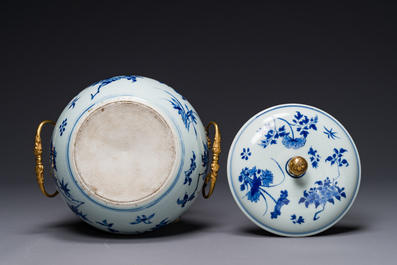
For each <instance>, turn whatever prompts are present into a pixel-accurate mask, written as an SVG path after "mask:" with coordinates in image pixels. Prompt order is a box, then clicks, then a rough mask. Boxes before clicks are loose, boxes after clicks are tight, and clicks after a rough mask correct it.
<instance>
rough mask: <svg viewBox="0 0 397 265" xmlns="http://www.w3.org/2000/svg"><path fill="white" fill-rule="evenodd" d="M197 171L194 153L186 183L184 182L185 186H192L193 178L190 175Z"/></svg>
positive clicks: (186, 175)
mask: <svg viewBox="0 0 397 265" xmlns="http://www.w3.org/2000/svg"><path fill="white" fill-rule="evenodd" d="M195 169H196V155H195V154H194V151H193V157H192V158H190V168H189V169H188V170H186V171H185V182H183V185H186V184H187V183H188V185H189V186H190V184H192V178H191V177H190V175H192V173H193V171H194V170H195Z"/></svg>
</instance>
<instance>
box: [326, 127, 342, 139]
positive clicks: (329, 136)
mask: <svg viewBox="0 0 397 265" xmlns="http://www.w3.org/2000/svg"><path fill="white" fill-rule="evenodd" d="M324 129H325V132H324V134H326V135H327V136H328V139H332V140H335V138H338V139H340V137H338V136H336V134H337V132H333V131H332V128H331V129H330V130H328V129H327V128H326V127H325V126H324Z"/></svg>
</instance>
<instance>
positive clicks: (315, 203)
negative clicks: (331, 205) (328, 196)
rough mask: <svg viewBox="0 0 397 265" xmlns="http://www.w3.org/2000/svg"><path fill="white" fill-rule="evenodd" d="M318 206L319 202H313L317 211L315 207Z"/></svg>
mask: <svg viewBox="0 0 397 265" xmlns="http://www.w3.org/2000/svg"><path fill="white" fill-rule="evenodd" d="M319 205H320V202H319V201H315V202H314V206H315V207H316V209H317V207H318V206H319Z"/></svg>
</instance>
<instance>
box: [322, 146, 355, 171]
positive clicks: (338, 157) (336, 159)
mask: <svg viewBox="0 0 397 265" xmlns="http://www.w3.org/2000/svg"><path fill="white" fill-rule="evenodd" d="M345 152H347V150H346V149H343V148H340V149H339V150H338V149H336V148H334V154H333V155H332V156H328V157H327V158H326V159H325V162H328V161H329V162H331V166H332V165H334V164H335V163H336V164H337V165H338V167H342V166H346V167H348V166H349V163H348V162H347V160H346V159H342V157H343V153H345Z"/></svg>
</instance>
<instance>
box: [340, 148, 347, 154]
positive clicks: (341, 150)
mask: <svg viewBox="0 0 397 265" xmlns="http://www.w3.org/2000/svg"><path fill="white" fill-rule="evenodd" d="M339 152H340V153H341V154H343V153H344V152H347V150H346V149H343V148H341V149H339Z"/></svg>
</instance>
